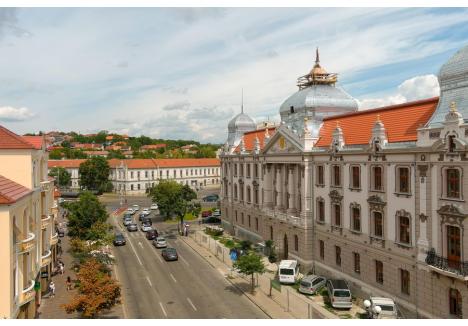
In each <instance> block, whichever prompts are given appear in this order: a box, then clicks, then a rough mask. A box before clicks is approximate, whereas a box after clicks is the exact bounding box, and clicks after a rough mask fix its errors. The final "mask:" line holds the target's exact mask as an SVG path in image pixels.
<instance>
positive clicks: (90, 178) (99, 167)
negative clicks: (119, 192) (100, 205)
mask: <svg viewBox="0 0 468 326" xmlns="http://www.w3.org/2000/svg"><path fill="white" fill-rule="evenodd" d="M109 171H110V168H109V164H108V163H107V160H106V159H105V158H104V157H100V156H99V157H92V158H90V159H88V160H86V161H85V162H83V163H81V164H80V168H79V170H78V173H79V175H80V186H81V187H83V188H85V189H87V190H96V191H98V193H103V192H105V191H109V187H110V185H111V183H110V181H109Z"/></svg>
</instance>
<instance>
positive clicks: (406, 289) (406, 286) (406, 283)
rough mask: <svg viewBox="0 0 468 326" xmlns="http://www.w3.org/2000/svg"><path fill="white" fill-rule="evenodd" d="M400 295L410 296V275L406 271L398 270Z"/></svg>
mask: <svg viewBox="0 0 468 326" xmlns="http://www.w3.org/2000/svg"><path fill="white" fill-rule="evenodd" d="M400 279H401V293H403V294H407V295H409V294H410V273H409V272H408V271H407V270H404V269H400Z"/></svg>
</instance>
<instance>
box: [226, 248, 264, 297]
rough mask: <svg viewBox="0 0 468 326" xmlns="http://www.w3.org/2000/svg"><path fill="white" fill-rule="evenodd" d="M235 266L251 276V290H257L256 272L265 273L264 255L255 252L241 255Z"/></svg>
mask: <svg viewBox="0 0 468 326" xmlns="http://www.w3.org/2000/svg"><path fill="white" fill-rule="evenodd" d="M233 267H234V268H236V269H237V270H239V272H241V273H242V274H244V275H250V276H251V280H252V281H251V286H252V288H251V291H252V293H254V292H255V280H254V274H255V273H258V274H263V273H265V265H264V264H263V261H262V257H260V256H259V255H256V254H254V253H250V254H248V255H245V256H241V257H239V258H238V259H237V260H236V261H235V262H234V264H233Z"/></svg>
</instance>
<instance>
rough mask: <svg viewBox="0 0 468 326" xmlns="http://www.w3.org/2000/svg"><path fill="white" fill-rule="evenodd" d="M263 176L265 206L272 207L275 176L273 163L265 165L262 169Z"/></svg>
mask: <svg viewBox="0 0 468 326" xmlns="http://www.w3.org/2000/svg"><path fill="white" fill-rule="evenodd" d="M262 170H263V171H262V173H264V177H263V182H262V184H263V206H265V207H268V208H272V206H273V196H272V192H273V176H272V173H271V172H272V167H271V164H266V165H264V167H263V169H262Z"/></svg>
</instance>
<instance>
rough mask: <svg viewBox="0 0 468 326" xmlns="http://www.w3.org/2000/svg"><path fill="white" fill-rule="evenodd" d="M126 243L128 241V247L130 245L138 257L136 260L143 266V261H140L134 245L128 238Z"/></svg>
mask: <svg viewBox="0 0 468 326" xmlns="http://www.w3.org/2000/svg"><path fill="white" fill-rule="evenodd" d="M128 243H130V247H132V250H133V252H134V253H135V256H136V258H137V259H138V262H139V263H140V265H141V266H143V263H142V262H141V259H140V257H138V254H137V252H136V250H135V247H134V246H133V244H132V241H131V240H130V239H128Z"/></svg>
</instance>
